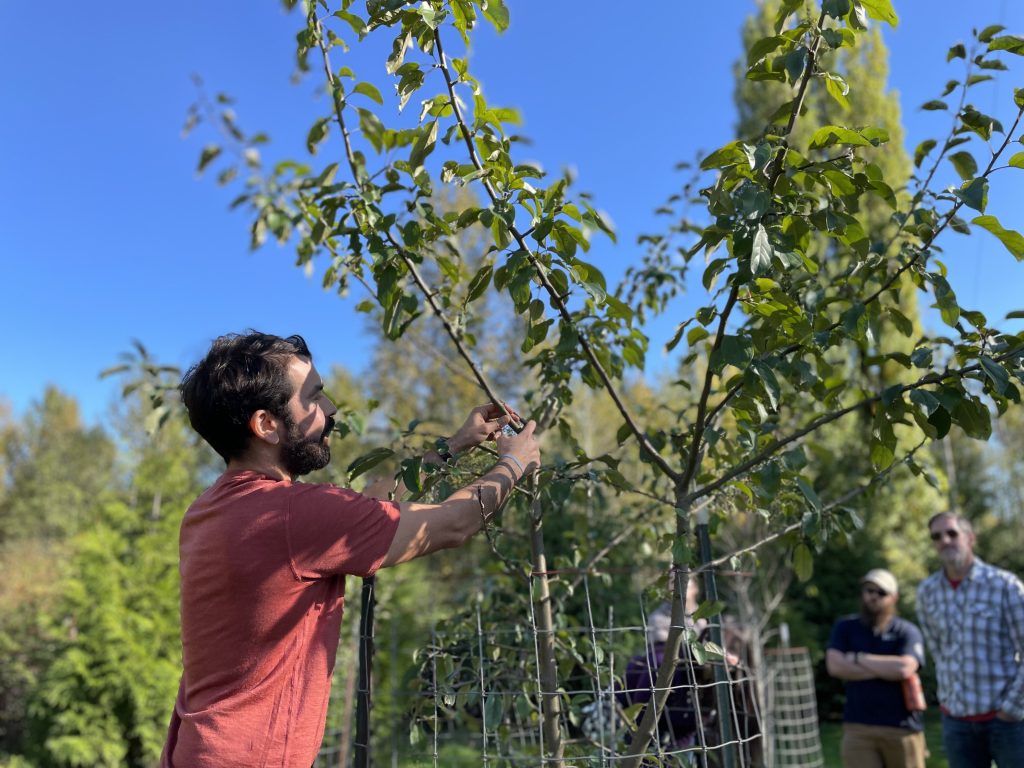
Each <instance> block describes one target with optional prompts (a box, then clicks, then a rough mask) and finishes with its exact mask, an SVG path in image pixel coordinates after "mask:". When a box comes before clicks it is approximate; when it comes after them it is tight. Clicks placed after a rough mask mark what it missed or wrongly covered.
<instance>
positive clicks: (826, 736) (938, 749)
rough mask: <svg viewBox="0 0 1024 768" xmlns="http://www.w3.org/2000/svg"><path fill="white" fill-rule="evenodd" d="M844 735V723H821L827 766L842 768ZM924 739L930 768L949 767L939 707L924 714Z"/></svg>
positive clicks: (822, 743) (822, 745)
mask: <svg viewBox="0 0 1024 768" xmlns="http://www.w3.org/2000/svg"><path fill="white" fill-rule="evenodd" d="M842 737H843V724H842V723H822V724H821V749H822V752H823V753H824V755H825V768H842V765H843V762H842V760H840V758H839V742H840V740H841V739H842ZM924 740H925V743H926V744H927V745H928V752H929V753H930V754H929V755H928V761H927V763H926V765H927V766H928V768H949V763H947V762H946V753H945V752H944V751H943V749H942V718H941V717H940V715H939V711H938V710H937V709H934V708H933V709H930V710H928V711H927V712H926V713H925V716H924Z"/></svg>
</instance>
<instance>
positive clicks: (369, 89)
mask: <svg viewBox="0 0 1024 768" xmlns="http://www.w3.org/2000/svg"><path fill="white" fill-rule="evenodd" d="M352 92H353V93H361V94H363V96H366V97H367V98H368V99H371V100H373V101H375V102H377V103H378V104H383V103H384V97H382V96H381V95H380V91H378V90H377V86H375V85H374V84H373V83H358V84H357V85H356V87H355V88H353V89H352Z"/></svg>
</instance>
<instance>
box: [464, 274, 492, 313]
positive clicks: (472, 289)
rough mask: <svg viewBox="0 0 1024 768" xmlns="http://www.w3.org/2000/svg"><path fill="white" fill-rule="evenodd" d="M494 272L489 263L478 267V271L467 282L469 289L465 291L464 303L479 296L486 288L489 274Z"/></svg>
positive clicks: (488, 282)
mask: <svg viewBox="0 0 1024 768" xmlns="http://www.w3.org/2000/svg"><path fill="white" fill-rule="evenodd" d="M493 273H494V267H493V266H492V265H490V264H485V265H484V266H482V267H480V269H479V271H478V272H477V273H476V274H475V275H474V276H473V279H472V280H471V281H470V283H469V289H468V291H467V293H466V303H467V304H469V303H470V302H473V301H476V300H477V299H478V298H480V297H481V296H482V295H483V293H484V291H486V290H487V286H488V285H490V282H491V275H492V274H493Z"/></svg>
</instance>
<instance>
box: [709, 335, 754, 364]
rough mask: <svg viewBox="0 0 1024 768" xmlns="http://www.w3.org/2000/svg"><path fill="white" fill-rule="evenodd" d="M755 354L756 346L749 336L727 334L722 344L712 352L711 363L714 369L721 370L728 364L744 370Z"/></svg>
mask: <svg viewBox="0 0 1024 768" xmlns="http://www.w3.org/2000/svg"><path fill="white" fill-rule="evenodd" d="M753 356H754V346H753V343H752V342H751V340H750V339H749V338H746V337H744V336H733V335H728V334H727V335H725V336H723V337H722V345H721V346H720V347H719V348H718V349H716V350H715V351H714V352H712V353H711V361H710V365H711V368H712V370H714V371H719V372H720V371H721V370H722V369H723V368H725V366H726V365H732V366H735V367H736V368H739V369H740V370H743V369H745V368H746V367H747V365H748V364H749V363H750V361H751V359H752V358H753Z"/></svg>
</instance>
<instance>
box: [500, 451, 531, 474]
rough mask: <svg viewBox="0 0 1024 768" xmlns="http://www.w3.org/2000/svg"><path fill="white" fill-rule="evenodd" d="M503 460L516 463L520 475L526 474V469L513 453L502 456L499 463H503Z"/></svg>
mask: <svg viewBox="0 0 1024 768" xmlns="http://www.w3.org/2000/svg"><path fill="white" fill-rule="evenodd" d="M503 459H511V460H512V461H514V462H515V464H516V466H517V467H519V473H520V474H522V475H525V474H526V469H525V467H523V465H522V464H521V463H520V462H519V459H517V458H516V457H515V456H513V455H512V454H511V453H503V454H501V456H499V457H498V461H502V460H503Z"/></svg>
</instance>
